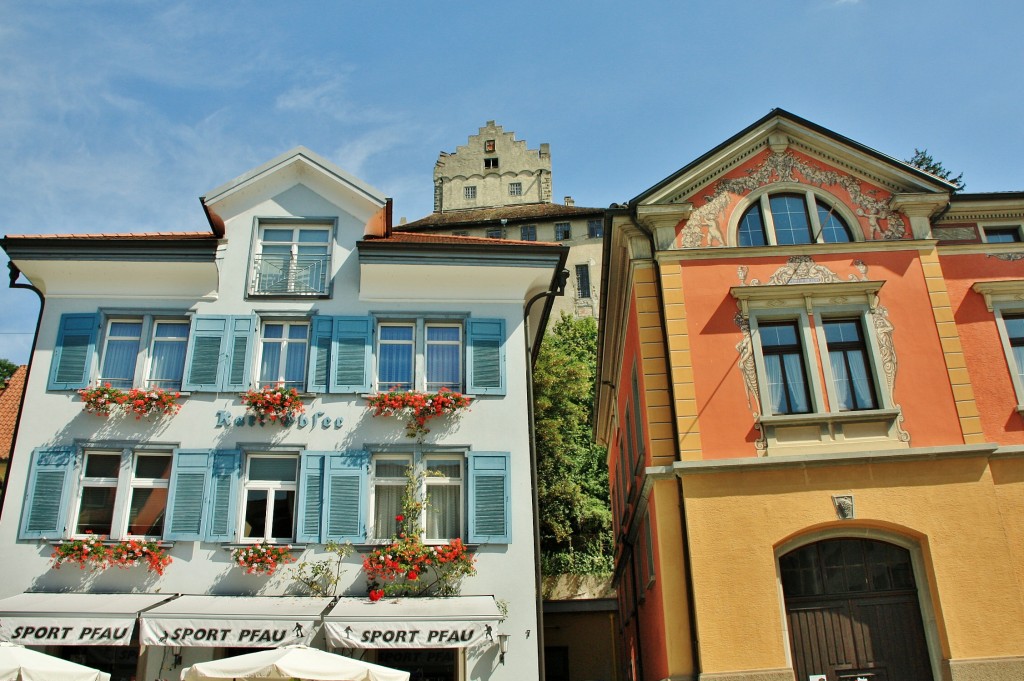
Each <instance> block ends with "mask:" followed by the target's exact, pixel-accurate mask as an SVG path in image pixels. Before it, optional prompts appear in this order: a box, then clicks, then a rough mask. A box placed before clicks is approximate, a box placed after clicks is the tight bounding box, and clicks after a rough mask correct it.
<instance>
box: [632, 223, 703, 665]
mask: <svg viewBox="0 0 1024 681" xmlns="http://www.w3.org/2000/svg"><path fill="white" fill-rule="evenodd" d="M630 208H631V211H630V212H631V217H632V219H633V224H635V225H636V226H637V228H639V230H640V231H641V232H643V233H644V235H645V236H646V237H647V241H648V243H649V244H650V247H651V262H652V264H653V265H654V273H655V276H657V278H658V285H657V286H655V287H654V290H655V292H656V294H657V297H658V309H659V310H661V314H659V315H658V319H659V320H660V323H661V340H662V343H663V344H664V347H665V355H666V357H671V353H669V347H670V346H669V333H668V320H667V319H666V318H665V299H664V295H663V293H662V290H661V262H659V260H658V244H657V243H656V242H655V239H654V233H653V232H652V231H651V230H650V229H648V228H647V227H645V226H644V225H643V224H642V223H641V222H640V220H639V219H638V218H637V214H636V213H637V211H636V204H633V205H632V206H630ZM668 369H669V371H670V372H671V371H672V367H671V366H669V367H668ZM668 391H669V399H670V400H671V401H672V412H673V414H672V436H673V437H674V438H675V441H676V443H677V446H678V443H679V423H678V419H677V418H675V410H676V406H675V405H676V404H678V403H677V402H676V391H675V385H674V383H673V382H672V381H671V380H669V381H668ZM685 499H686V496H685V495H684V494H683V479H682V477H680V478H679V523H680V527H682V530H683V536H682V540H683V565H684V566H685V568H686V579H685V582H686V600H687V615H688V616H689V620H690V650H691V655H692V657H693V664H694V667H695V669H694V678H696V677H698V676H700V674H701V673H702V672H703V667H702V665H701V661H700V643H699V641H698V638H697V604H696V603H695V602H694V593H693V571H692V569H691V568H692V566H693V561H692V556H691V555H690V535H689V534H688V533H687V529H686V508H685V501H684V500H685Z"/></svg>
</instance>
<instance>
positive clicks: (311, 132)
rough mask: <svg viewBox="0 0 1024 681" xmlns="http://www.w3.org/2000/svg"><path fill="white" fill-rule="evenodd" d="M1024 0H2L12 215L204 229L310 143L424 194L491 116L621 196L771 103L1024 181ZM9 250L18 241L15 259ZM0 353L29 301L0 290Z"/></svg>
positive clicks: (401, 212)
mask: <svg viewBox="0 0 1024 681" xmlns="http://www.w3.org/2000/svg"><path fill="white" fill-rule="evenodd" d="M1022 14H1024V10H1022V9H1021V8H1020V7H1019V6H1018V5H1017V3H1009V2H999V3H971V4H968V3H966V2H945V1H941V0H937V1H936V0H933V1H929V2H924V1H920V0H907V1H905V2H899V1H897V2H892V1H884V0H773V1H772V2H764V1H763V0H732V1H731V2H715V1H709V2H701V3H696V2H690V1H688V0H676V1H674V2H668V1H664V2H647V1H645V0H634V1H633V2H621V1H617V2H610V1H606V0H588V1H586V2H584V1H582V0H547V1H546V2H535V1H534V0H521V1H519V2H516V3H511V4H509V3H496V2H479V3H455V2H445V1H444V0H435V1H434V2H426V1H425V0H360V1H359V2H349V1H347V0H338V1H336V2H320V3H313V2H298V1H297V2H288V3H284V2H252V3H246V2H233V3H211V2H172V1H169V0H162V1H161V2H147V1H140V2H131V3H128V2H97V1H91V0H81V1H78V2H71V1H68V2H47V1H45V0H37V1H36V2H17V1H15V0H0V149H2V152H0V176H2V178H3V181H2V182H0V205H2V206H3V217H2V218H0V220H2V223H0V233H5V234H26V233H54V232H97V231H116V232H126V231H153V230H203V229H206V228H207V226H206V222H205V219H204V217H203V213H202V210H201V207H200V204H199V201H198V197H199V196H200V195H202V194H203V193H204V192H206V191H207V190H209V189H212V188H214V187H216V186H218V185H220V184H222V183H223V182H225V181H227V180H230V179H231V178H233V177H236V176H237V175H240V174H242V173H243V172H245V171H246V170H248V169H250V168H252V167H254V166H256V165H259V164H260V163H262V162H264V161H266V160H269V159H270V158H272V157H274V156H276V155H277V154H279V153H281V152H283V151H286V150H288V149H290V148H292V147H294V146H296V145H300V144H301V145H305V146H307V147H309V148H311V149H313V150H314V151H316V152H318V153H319V154H321V155H323V156H326V157H327V158H329V159H331V160H332V161H334V162H335V163H337V164H338V165H340V166H341V167H342V168H345V169H346V170H348V171H349V172H351V173H353V174H355V175H357V176H359V177H361V178H362V179H364V180H365V181H367V182H369V183H370V184H372V185H374V186H376V187H377V188H379V189H380V190H382V191H383V192H384V193H385V194H387V195H388V196H391V197H393V198H394V200H395V217H396V221H397V219H398V218H399V217H401V216H406V217H408V218H409V219H410V220H413V219H416V218H419V217H422V216H424V215H426V214H427V213H429V212H430V210H431V208H432V189H431V187H432V175H431V173H432V171H433V165H434V162H435V161H436V160H437V155H438V152H440V151H442V150H446V151H454V149H455V147H456V146H457V145H458V144H461V143H464V142H465V141H466V138H467V137H468V136H469V135H470V134H473V133H475V132H476V130H477V128H478V127H479V126H481V125H483V124H484V122H485V121H487V120H495V121H497V122H498V123H499V124H501V125H503V126H504V127H505V129H506V130H513V131H515V132H516V134H517V136H518V138H519V139H525V140H526V141H527V142H528V143H529V146H530V147H531V148H536V147H537V145H538V144H539V143H541V142H548V143H550V144H551V153H552V164H553V178H554V196H555V197H557V198H558V199H559V200H561V197H563V196H565V195H571V196H573V197H574V198H575V200H576V203H577V205H585V206H607V205H609V204H610V203H613V202H618V201H625V200H626V199H629V198H631V197H633V196H635V195H636V194H638V193H640V192H641V191H643V190H644V189H646V188H647V187H649V186H651V185H653V184H655V183H656V182H658V181H659V180H660V179H662V178H664V177H665V176H667V175H669V174H670V173H672V172H673V171H675V170H676V169H678V168H680V167H682V166H683V165H685V164H686V163H688V162H689V161H691V160H692V159H694V158H695V157H697V156H699V155H700V154H701V153H703V152H704V151H707V150H708V149H710V148H711V147H713V146H715V145H717V144H718V143H719V142H721V141H723V140H725V139H726V138H728V137H729V136H731V135H732V134H734V133H735V132H737V131H739V130H740V129H742V128H744V127H745V126H747V125H749V124H750V123H752V122H753V121H755V120H757V119H758V118H760V117H761V116H763V115H764V114H766V113H767V112H768V111H769V110H771V109H772V108H774V107H781V108H784V109H787V110H789V111H791V112H793V113H795V114H797V115H799V116H802V117H804V118H807V119H810V120H812V121H814V122H815V123H818V124H820V125H823V126H825V127H827V128H829V129H831V130H833V131H835V132H837V133H840V134H842V135H845V136H847V137H851V138H853V139H855V140H857V141H859V142H861V143H863V144H866V145H868V146H870V147H873V148H875V149H878V150H879V151H882V152H884V153H887V154H889V155H892V156H895V157H898V158H909V157H910V155H911V154H912V153H913V151H914V148H915V147H926V148H927V149H928V150H929V151H930V152H931V153H932V155H933V156H935V157H936V158H938V159H940V160H941V161H942V162H943V163H944V164H945V165H946V167H948V168H951V169H953V170H955V171H956V172H960V171H963V173H964V178H965V180H966V182H967V190H968V191H1003V190H1021V189H1024V169H1022V168H1024V166H1022V163H1021V159H1022V158H1024V135H1022V129H1021V127H1022V114H1021V112H1022V110H1024V106H1022V105H1024V101H1022V100H1024V82H1022V81H1024V41H1021V40H1020V35H1019V33H1020V28H1021V26H1022V25H1024V21H1022V19H1024V17H1022ZM5 259H6V258H5ZM0 306H2V308H0V309H3V310H5V312H6V314H5V315H4V316H3V318H0V357H7V358H9V359H11V360H13V361H16V362H25V361H27V359H28V350H29V347H30V345H31V341H32V332H33V330H34V327H35V320H36V313H37V309H38V307H37V305H36V303H35V296H34V295H33V294H31V293H29V292H26V291H21V290H13V291H12V290H9V289H7V288H6V287H2V288H0Z"/></svg>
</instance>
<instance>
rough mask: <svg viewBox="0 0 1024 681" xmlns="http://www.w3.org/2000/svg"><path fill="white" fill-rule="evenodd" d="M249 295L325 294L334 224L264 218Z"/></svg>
mask: <svg viewBox="0 0 1024 681" xmlns="http://www.w3.org/2000/svg"><path fill="white" fill-rule="evenodd" d="M258 229H259V231H258V236H257V239H256V241H255V244H254V253H253V263H252V275H251V281H250V285H249V293H250V295H287V296H295V295H299V296H302V295H326V294H327V293H328V283H329V281H330V264H331V242H332V235H333V224H328V223H323V222H319V223H318V222H312V221H310V222H306V221H302V222H299V223H295V222H289V221H282V220H261V221H260V224H259V228H258Z"/></svg>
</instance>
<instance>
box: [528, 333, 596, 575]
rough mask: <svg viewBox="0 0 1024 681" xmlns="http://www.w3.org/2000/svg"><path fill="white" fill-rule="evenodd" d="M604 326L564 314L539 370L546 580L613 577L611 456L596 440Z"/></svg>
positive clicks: (537, 388) (538, 421)
mask: <svg viewBox="0 0 1024 681" xmlns="http://www.w3.org/2000/svg"><path fill="white" fill-rule="evenodd" d="M596 369H597V324H596V323H595V322H594V320H593V319H592V318H587V317H585V318H580V319H577V318H574V317H570V316H568V315H566V314H564V313H563V314H562V317H561V319H560V320H559V321H558V322H556V323H555V325H554V327H553V328H552V329H551V331H549V332H548V333H547V334H546V335H545V337H544V340H543V341H542V343H541V347H540V353H539V354H538V357H537V365H536V367H535V369H534V397H533V399H534V418H535V423H536V436H537V474H538V487H539V489H538V493H539V500H540V537H541V568H542V570H543V572H544V573H545V574H562V573H573V574H600V573H606V572H609V571H611V567H612V535H611V511H610V508H609V497H608V467H607V463H606V453H605V450H604V448H603V447H599V446H598V445H597V444H596V443H595V442H594V440H593V436H592V431H591V419H592V417H593V412H594V377H595V374H596Z"/></svg>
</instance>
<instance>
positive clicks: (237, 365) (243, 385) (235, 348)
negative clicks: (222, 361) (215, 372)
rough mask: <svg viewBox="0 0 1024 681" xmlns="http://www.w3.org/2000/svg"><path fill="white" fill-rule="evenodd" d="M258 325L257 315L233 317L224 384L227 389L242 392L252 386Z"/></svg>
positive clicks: (230, 326)
mask: <svg viewBox="0 0 1024 681" xmlns="http://www.w3.org/2000/svg"><path fill="white" fill-rule="evenodd" d="M257 325H258V322H257V319H256V317H255V315H253V316H251V317H231V321H230V325H229V329H230V333H229V337H228V345H227V348H226V351H227V353H228V362H227V367H226V371H225V372H224V378H223V381H224V383H223V384H222V387H223V389H224V390H226V391H236V390H237V391H239V392H242V391H245V390H248V389H249V387H250V382H251V380H252V378H251V374H252V363H253V359H252V358H253V351H254V349H255V346H256V327H257Z"/></svg>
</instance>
